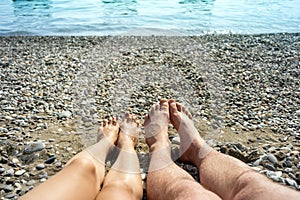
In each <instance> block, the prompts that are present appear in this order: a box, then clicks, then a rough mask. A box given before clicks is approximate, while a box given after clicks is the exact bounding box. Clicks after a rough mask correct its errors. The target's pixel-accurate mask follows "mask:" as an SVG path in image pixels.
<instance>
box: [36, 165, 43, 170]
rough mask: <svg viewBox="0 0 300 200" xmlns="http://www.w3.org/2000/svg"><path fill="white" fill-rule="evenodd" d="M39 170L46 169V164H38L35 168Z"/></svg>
mask: <svg viewBox="0 0 300 200" xmlns="http://www.w3.org/2000/svg"><path fill="white" fill-rule="evenodd" d="M35 168H36V169H37V170H42V169H44V168H45V165H44V164H42V163H41V164H38V165H37V166H36V167H35Z"/></svg>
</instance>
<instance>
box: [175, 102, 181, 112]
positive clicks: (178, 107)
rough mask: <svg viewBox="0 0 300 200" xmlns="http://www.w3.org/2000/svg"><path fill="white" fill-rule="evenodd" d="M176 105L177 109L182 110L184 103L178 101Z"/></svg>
mask: <svg viewBox="0 0 300 200" xmlns="http://www.w3.org/2000/svg"><path fill="white" fill-rule="evenodd" d="M176 106H177V110H178V111H179V112H181V111H182V105H181V104H180V103H176Z"/></svg>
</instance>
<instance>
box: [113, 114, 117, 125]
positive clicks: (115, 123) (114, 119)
mask: <svg viewBox="0 0 300 200" xmlns="http://www.w3.org/2000/svg"><path fill="white" fill-rule="evenodd" d="M112 124H113V125H114V126H116V125H117V119H116V117H115V116H113V117H112Z"/></svg>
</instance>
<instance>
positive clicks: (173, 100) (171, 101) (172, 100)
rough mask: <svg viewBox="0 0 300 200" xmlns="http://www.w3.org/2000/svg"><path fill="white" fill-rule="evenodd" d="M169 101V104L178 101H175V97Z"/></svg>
mask: <svg viewBox="0 0 300 200" xmlns="http://www.w3.org/2000/svg"><path fill="white" fill-rule="evenodd" d="M168 103H169V105H171V103H176V101H175V99H170V100H169V101H168Z"/></svg>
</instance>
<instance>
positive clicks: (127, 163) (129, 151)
mask: <svg viewBox="0 0 300 200" xmlns="http://www.w3.org/2000/svg"><path fill="white" fill-rule="evenodd" d="M140 132H141V128H140V123H139V121H138V120H136V117H135V116H133V115H130V114H128V113H126V114H125V115H124V117H123V119H122V122H120V133H119V137H118V141H117V147H118V151H119V155H118V157H117V160H116V162H115V163H114V164H113V166H112V169H113V170H117V171H119V172H122V173H123V174H122V175H126V174H140V165H139V160H138V157H137V154H136V152H135V149H134V147H135V146H136V144H137V142H138V138H139V134H140ZM139 178H140V176H139Z"/></svg>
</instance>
